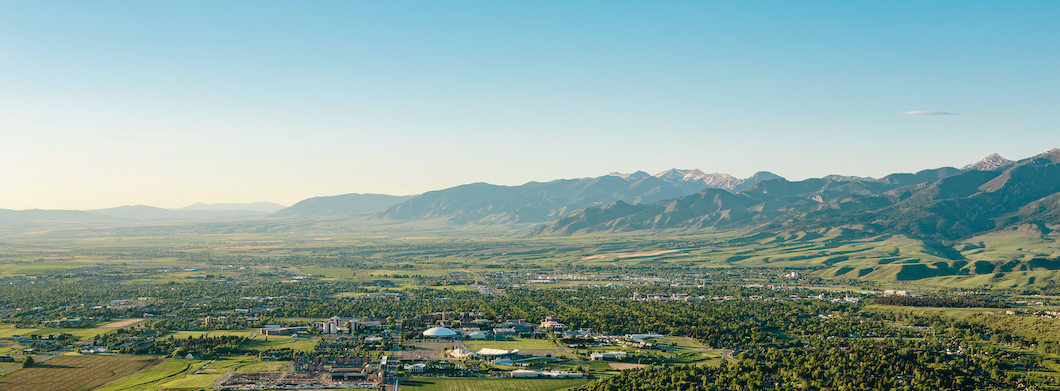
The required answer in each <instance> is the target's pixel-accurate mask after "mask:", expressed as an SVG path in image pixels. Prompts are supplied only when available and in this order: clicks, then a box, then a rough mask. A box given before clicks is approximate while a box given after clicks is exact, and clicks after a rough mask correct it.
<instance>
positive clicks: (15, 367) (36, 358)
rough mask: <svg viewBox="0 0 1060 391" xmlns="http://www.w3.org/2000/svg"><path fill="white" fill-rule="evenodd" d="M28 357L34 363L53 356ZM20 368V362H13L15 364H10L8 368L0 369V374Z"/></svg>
mask: <svg viewBox="0 0 1060 391" xmlns="http://www.w3.org/2000/svg"><path fill="white" fill-rule="evenodd" d="M29 357H33V362H34V363H41V362H44V361H47V360H48V359H49V358H52V357H55V356H54V355H50V354H49V355H40V356H29ZM20 368H22V363H15V365H14V366H11V367H10V368H4V369H0V374H3V373H7V372H11V371H13V370H16V369H20Z"/></svg>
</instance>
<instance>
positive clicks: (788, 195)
mask: <svg viewBox="0 0 1060 391" xmlns="http://www.w3.org/2000/svg"><path fill="white" fill-rule="evenodd" d="M1058 162H1060V150H1058V149H1054V150H1051V151H1049V152H1046V153H1043V154H1041V155H1038V156H1035V157H1032V158H1028V159H1023V160H1020V161H1018V162H1014V161H1011V160H1008V159H1005V158H1003V157H1001V156H999V155H997V154H993V155H990V156H987V157H986V158H984V159H982V160H981V161H979V162H977V163H973V164H969V165H966V166H964V167H963V168H962V169H957V168H953V167H941V168H936V169H930V170H923V171H920V172H916V173H898V174H891V175H887V176H885V177H882V178H879V179H876V178H869V177H859V176H844V175H829V176H825V177H823V178H813V179H806V180H802V181H788V180H787V179H784V178H782V177H780V176H777V175H775V174H772V173H770V172H766V171H762V172H758V173H756V174H754V175H752V176H750V177H748V178H736V177H734V176H731V175H728V174H720V173H714V174H706V173H704V172H703V171H701V170H695V169H693V170H681V169H671V170H667V171H663V172H660V173H658V174H655V175H651V174H648V173H646V172H644V171H637V172H633V173H629V174H622V173H610V174H607V175H603V176H599V177H594V178H581V179H560V180H554V181H549V182H529V183H526V184H523V185H519V186H499V185H492V184H487V183H471V184H466V185H460V186H455V187H451V188H447V189H442V190H436V191H430V192H426V193H423V194H420V195H414V196H392V195H384V194H356V193H351V194H343V195H337V196H327V197H313V198H309V199H306V200H303V201H301V202H298V203H296V204H294V205H292V206H290V207H287V208H283V207H282V206H281V205H278V204H272V203H253V204H214V205H207V204H202V203H196V204H193V205H190V206H187V207H184V208H180V209H163V208H155V207H150V206H145V205H132V206H122V207H118V208H110V209H99V210H91V211H59V210H53V211H48V210H23V211H13V210H2V209H0V222H8V223H9V222H16V223H25V222H102V223H106V222H122V221H149V220H194V219H260V218H270V219H292V218H319V217H343V216H366V217H368V218H370V219H378V220H390V221H412V220H426V219H436V220H444V221H446V222H448V223H450V224H456V225H463V224H524V225H526V224H528V225H536V228H534V229H533V230H532V232H533V234H536V235H571V234H580V233H591V232H622V231H633V230H656V229H704V228H712V229H741V230H747V231H751V232H753V231H765V230H786V229H791V230H800V229H801V230H806V229H816V228H826V227H837V226H845V227H855V228H856V229H857V230H860V231H862V232H864V233H866V234H880V233H902V234H906V235H910V236H914V237H920V238H924V239H934V240H956V239H960V238H966V237H969V236H973V235H976V234H978V233H982V232H986V231H990V230H996V229H1000V228H1005V227H1012V226H1017V225H1025V224H1038V225H1040V226H1041V227H1043V229H1048V228H1045V225H1046V224H1055V222H1056V221H1057V219H1058V217H1060V204H1058V203H1060V194H1058V192H1060V165H1058ZM281 208H282V209H281Z"/></svg>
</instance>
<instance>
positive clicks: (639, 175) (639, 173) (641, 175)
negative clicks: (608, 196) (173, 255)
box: [607, 171, 651, 182]
mask: <svg viewBox="0 0 1060 391" xmlns="http://www.w3.org/2000/svg"><path fill="white" fill-rule="evenodd" d="M607 175H610V176H617V177H619V178H622V179H625V180H627V181H630V182H636V181H639V180H641V179H644V178H647V177H650V176H651V174H648V173H646V172H644V171H637V172H634V173H632V174H623V173H620V172H617V171H616V172H612V173H610V174H607Z"/></svg>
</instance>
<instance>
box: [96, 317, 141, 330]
mask: <svg viewBox="0 0 1060 391" xmlns="http://www.w3.org/2000/svg"><path fill="white" fill-rule="evenodd" d="M143 321H144V320H143V319H140V318H135V319H125V320H118V321H114V322H110V323H107V324H105V325H102V326H99V327H101V328H105V329H120V328H122V327H128V326H132V325H134V324H137V323H140V322H143Z"/></svg>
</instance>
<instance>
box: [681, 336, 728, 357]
mask: <svg viewBox="0 0 1060 391" xmlns="http://www.w3.org/2000/svg"><path fill="white" fill-rule="evenodd" d="M681 338H684V339H686V340H688V342H691V343H692V344H693V345H696V346H699V347H700V348H702V349H703V351H704V352H705V353H717V354H718V355H719V356H721V358H724V359H726V360H729V361H732V362H736V361H738V360H736V357H733V356H732V350H729V349H714V348H711V347H709V346H707V345H704V344H701V343H699V341H696V340H694V339H692V338H689V337H681Z"/></svg>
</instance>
